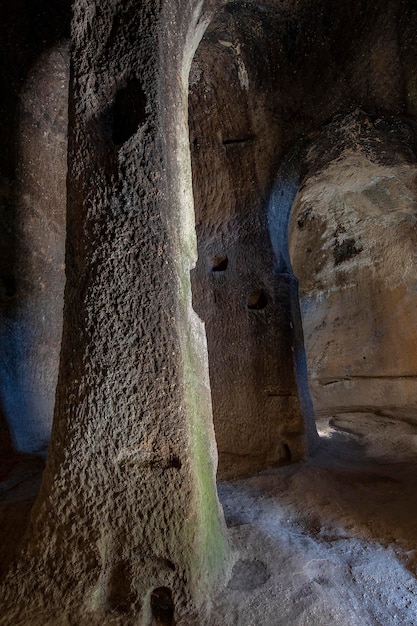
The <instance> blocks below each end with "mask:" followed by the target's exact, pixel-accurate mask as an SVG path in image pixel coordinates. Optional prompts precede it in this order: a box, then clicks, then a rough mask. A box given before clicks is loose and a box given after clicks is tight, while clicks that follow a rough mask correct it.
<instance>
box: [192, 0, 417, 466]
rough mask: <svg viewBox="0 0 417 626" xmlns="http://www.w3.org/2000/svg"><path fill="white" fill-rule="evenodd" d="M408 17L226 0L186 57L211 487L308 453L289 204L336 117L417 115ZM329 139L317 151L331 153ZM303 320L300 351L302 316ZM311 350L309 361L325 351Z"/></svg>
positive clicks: (354, 7) (394, 9)
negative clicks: (213, 453) (214, 472)
mask: <svg viewBox="0 0 417 626" xmlns="http://www.w3.org/2000/svg"><path fill="white" fill-rule="evenodd" d="M410 20H411V22H412V21H413V20H414V21H415V14H414V10H413V8H412V6H411V4H409V5H408V4H407V3H405V4H401V3H398V2H396V1H393V2H388V3H382V2H381V3H379V2H377V3H372V4H370V3H366V2H344V3H341V4H340V3H339V4H338V6H337V7H335V6H333V4H332V3H329V2H326V1H324V0H323V1H320V2H315V3H310V4H306V3H291V2H288V3H284V4H283V5H280V7H279V9H277V6H276V3H274V2H268V1H265V2H239V1H234V2H230V3H227V4H226V5H225V7H224V8H223V9H222V10H220V11H219V12H218V13H217V14H216V16H215V17H214V19H213V20H212V22H211V23H210V25H209V27H208V28H207V31H206V33H205V35H204V37H203V39H202V41H201V44H200V46H199V48H198V50H197V52H196V55H195V57H194V60H193V64H192V66H191V72H190V97H189V126H190V148H191V156H192V168H193V192H194V202H195V213H196V230H197V237H198V252H199V258H198V262H197V266H196V269H195V272H194V273H193V294H194V300H193V302H194V307H195V309H196V311H197V312H198V314H199V316H200V317H201V318H202V319H203V320H204V322H205V327H206V333H207V340H208V351H209V364H210V381H211V391H212V401H213V417H214V424H215V430H216V439H217V446H218V450H219V476H220V477H233V476H238V475H241V474H244V473H245V472H246V473H248V472H249V473H250V472H251V471H255V470H259V469H261V468H262V467H268V466H270V465H274V464H279V463H285V462H288V461H289V460H291V459H292V460H296V459H299V458H301V457H302V456H303V455H304V454H305V453H306V450H307V449H308V447H309V448H310V450H314V446H315V436H314V427H312V426H311V415H312V409H311V401H310V397H309V391H308V385H307V383H306V365H305V356H304V347H303V337H302V329H301V322H300V317H299V311H298V308H297V295H296V291H297V285H296V283H297V272H298V271H299V267H300V263H303V264H305V265H307V266H308V264H309V259H310V258H311V257H310V256H309V253H308V252H307V250H308V248H309V244H306V242H305V240H304V239H302V238H298V239H296V238H295V239H293V241H292V244H291V245H292V247H293V252H294V254H293V256H294V257H296V258H297V260H296V270H295V271H293V268H292V267H291V260H290V256H289V252H288V226H289V218H290V214H291V207H292V204H293V202H294V201H295V198H296V194H297V190H298V187H299V186H300V185H301V184H302V183H303V180H304V177H305V176H306V175H307V174H306V172H308V170H309V168H310V169H311V170H312V171H315V170H314V165H311V164H308V162H307V161H306V159H305V157H304V153H305V150H306V149H307V148H306V146H308V145H310V142H312V141H313V140H314V137H315V136H316V135H317V134H318V133H320V129H321V128H322V127H323V126H324V125H325V124H326V123H328V121H329V120H330V119H332V118H333V117H334V116H335V115H336V114H338V113H340V112H344V113H346V112H348V111H353V110H355V109H357V108H358V107H359V108H361V109H362V110H366V111H369V112H370V114H380V115H382V116H384V115H395V116H399V115H408V116H410V117H413V116H414V115H415V110H414V108H413V107H414V100H413V96H412V93H413V88H412V84H413V80H414V79H413V78H412V76H414V74H413V72H414V64H413V63H412V62H411V59H412V55H413V50H414V46H415V43H414V37H413V34H412V29H411V27H410V25H409V24H410ZM410 85H411V86H410ZM341 124H343V121H341ZM337 141H339V139H338V140H336V138H334V139H333V141H332V140H331V139H329V140H328V141H327V142H323V145H325V146H326V149H327V150H329V151H330V152H331V151H332V150H334V149H335V148H337V146H338V143H337ZM381 149H382V147H381ZM311 173H312V172H311ZM297 202H298V200H297ZM296 212H297V209H296V210H295V213H296ZM320 235H321V233H320V232H319V231H317V232H315V231H314V230H312V231H311V237H312V238H317V239H318V238H319V237H320ZM315 245H318V244H315ZM295 248H298V249H297V250H295V251H294V249H295ZM385 271H388V270H387V268H385V267H384V268H383V269H381V272H382V273H384V272H385ZM301 278H302V283H303V284H302V288H303V298H304V300H303V301H304V302H305V297H304V296H305V285H304V279H305V273H304V274H303V273H302V275H301ZM290 285H292V287H290ZM291 293H293V295H291ZM304 323H305V324H307V329H306V332H307V334H308V344H310V343H311V341H313V339H310V335H312V334H313V330H312V329H310V322H308V321H307V319H306V317H305V316H304ZM335 332H338V331H337V330H335ZM317 342H318V344H317V346H316V352H317V353H318V352H320V350H324V348H323V346H322V344H321V342H320V340H319V339H318V338H317ZM336 342H337V340H336ZM355 345H356V346H357V347H359V345H358V344H355ZM315 358H316V359H317V358H318V357H315ZM309 366H310V367H311V366H312V357H310V360H309ZM315 376H316V374H315V373H312V377H315ZM316 392H317V389H314V393H315V395H316V396H317V393H316ZM335 394H337V390H336V389H335ZM358 402H359V400H358ZM315 406H316V408H317V409H319V404H317V399H316V402H315Z"/></svg>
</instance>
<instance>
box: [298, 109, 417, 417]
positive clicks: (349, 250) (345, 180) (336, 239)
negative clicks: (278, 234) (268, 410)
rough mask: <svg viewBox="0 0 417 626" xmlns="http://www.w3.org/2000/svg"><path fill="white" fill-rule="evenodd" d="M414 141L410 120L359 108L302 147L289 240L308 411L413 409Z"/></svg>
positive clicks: (416, 323)
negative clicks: (304, 170) (302, 168)
mask: <svg viewBox="0 0 417 626" xmlns="http://www.w3.org/2000/svg"><path fill="white" fill-rule="evenodd" d="M335 139H337V143H335ZM326 145H328V146H331V145H337V149H335V148H333V149H332V148H330V149H329V150H328V151H327V152H326V151H324V150H323V147H324V146H326ZM415 150H416V142H415V136H414V128H413V126H410V125H409V124H407V123H405V122H400V121H394V120H392V119H385V118H382V117H375V116H369V115H366V114H364V113H363V112H359V111H357V112H356V113H355V114H353V115H350V116H348V117H346V118H339V119H337V120H335V121H334V122H333V123H332V124H331V125H330V126H329V127H328V128H327V129H326V130H325V131H324V132H323V134H322V135H320V137H319V138H317V139H316V140H315V142H314V144H313V145H312V146H310V148H309V150H308V153H307V166H308V167H309V168H311V169H312V170H313V173H312V174H311V175H307V176H306V178H305V179H304V183H303V186H302V188H301V189H300V191H299V193H298V196H297V199H296V202H295V205H294V209H293V214H292V224H291V231H290V242H291V243H290V246H291V250H292V261H293V267H294V271H295V273H296V274H297V276H298V277H299V280H300V285H301V301H302V310H303V321H304V332H305V340H306V347H307V353H308V366H309V375H310V384H311V389H312V393H313V396H314V402H315V408H316V412H318V413H331V412H340V411H343V410H345V411H349V410H367V409H369V410H379V411H385V412H389V413H391V414H393V415H395V414H397V415H404V416H408V417H412V416H413V415H414V416H415V414H416V409H417V405H416V384H417V379H416V375H417V361H416V354H417V351H416V348H417V343H416V341H417V332H416V331H417V313H416V311H417V308H416V292H415V286H416V279H417V259H416V253H415V250H416V243H417V240H416V237H417V231H416V208H417V193H416V191H417V188H416V175H417V167H416V152H415Z"/></svg>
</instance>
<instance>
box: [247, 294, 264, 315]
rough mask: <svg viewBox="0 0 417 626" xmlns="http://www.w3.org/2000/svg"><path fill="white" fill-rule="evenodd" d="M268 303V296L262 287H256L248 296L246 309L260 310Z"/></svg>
mask: <svg viewBox="0 0 417 626" xmlns="http://www.w3.org/2000/svg"><path fill="white" fill-rule="evenodd" d="M267 304H268V296H267V295H266V293H265V291H264V290H263V289H257V290H256V291H253V292H252V293H251V294H249V296H248V309H250V310H251V311H260V310H261V309H264V308H265V307H266V305H267Z"/></svg>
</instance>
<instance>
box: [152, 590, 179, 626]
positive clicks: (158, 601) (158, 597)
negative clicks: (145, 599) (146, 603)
mask: <svg viewBox="0 0 417 626" xmlns="http://www.w3.org/2000/svg"><path fill="white" fill-rule="evenodd" d="M151 610H152V615H153V617H154V618H155V623H156V624H160V625H161V626H175V622H174V603H173V601H172V593H171V590H170V589H168V587H157V589H154V590H153V591H152V593H151Z"/></svg>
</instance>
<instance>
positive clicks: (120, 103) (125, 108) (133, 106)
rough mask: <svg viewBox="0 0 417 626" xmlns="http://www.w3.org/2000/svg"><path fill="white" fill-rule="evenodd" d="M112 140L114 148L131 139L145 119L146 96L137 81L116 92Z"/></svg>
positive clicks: (134, 80)
mask: <svg viewBox="0 0 417 626" xmlns="http://www.w3.org/2000/svg"><path fill="white" fill-rule="evenodd" d="M112 118H113V120H112V140H113V143H114V144H115V145H116V146H120V145H122V144H124V143H125V142H126V141H127V140H128V139H130V137H132V136H133V135H134V134H135V133H136V131H137V130H138V128H139V126H141V125H142V124H143V123H144V122H145V119H146V96H145V94H144V92H143V89H142V85H141V83H140V81H139V80H138V79H131V80H130V81H129V82H128V83H127V85H126V86H125V87H124V88H123V89H121V90H120V91H118V92H117V94H116V98H115V100H114V104H113V109H112Z"/></svg>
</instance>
